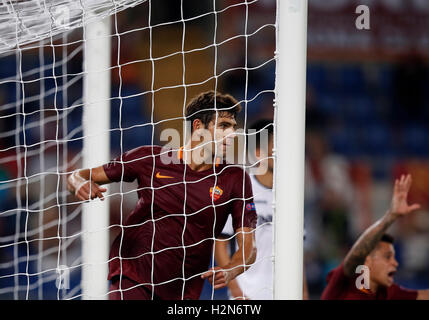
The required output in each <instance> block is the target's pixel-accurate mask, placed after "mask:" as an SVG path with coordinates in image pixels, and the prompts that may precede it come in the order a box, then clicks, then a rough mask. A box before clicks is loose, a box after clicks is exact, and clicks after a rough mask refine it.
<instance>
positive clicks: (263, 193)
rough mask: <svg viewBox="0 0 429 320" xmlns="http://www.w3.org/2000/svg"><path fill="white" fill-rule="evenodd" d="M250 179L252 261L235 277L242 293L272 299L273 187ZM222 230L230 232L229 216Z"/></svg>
mask: <svg viewBox="0 0 429 320" xmlns="http://www.w3.org/2000/svg"><path fill="white" fill-rule="evenodd" d="M250 178H251V181H252V190H253V202H254V203H255V207H256V213H257V214H258V222H257V226H256V230H255V237H256V249H257V253H256V261H255V263H254V264H252V266H251V267H250V268H249V269H248V270H247V271H246V272H244V273H242V274H240V275H239V276H238V277H237V278H236V279H237V281H238V284H239V286H240V288H241V290H242V291H243V294H244V295H245V296H246V297H248V298H250V299H252V300H272V299H273V222H272V221H273V190H272V189H270V188H267V187H265V186H263V185H262V184H261V183H260V182H259V181H258V180H256V178H255V176H254V175H251V176H250ZM222 234H224V235H227V236H232V235H233V234H234V231H233V227H232V221H231V216H229V217H228V221H227V222H226V225H225V227H224V229H223V231H222Z"/></svg>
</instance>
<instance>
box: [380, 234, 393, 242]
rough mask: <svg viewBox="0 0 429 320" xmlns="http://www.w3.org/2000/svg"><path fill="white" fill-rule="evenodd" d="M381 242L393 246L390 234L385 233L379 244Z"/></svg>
mask: <svg viewBox="0 0 429 320" xmlns="http://www.w3.org/2000/svg"><path fill="white" fill-rule="evenodd" d="M382 241H383V242H388V243H390V244H393V243H394V242H395V238H393V237H392V236H391V235H390V234H387V233H385V234H383V235H382V236H381V239H380V242H382Z"/></svg>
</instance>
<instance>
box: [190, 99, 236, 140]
mask: <svg viewBox="0 0 429 320" xmlns="http://www.w3.org/2000/svg"><path fill="white" fill-rule="evenodd" d="M215 99H216V100H215ZM215 101H216V106H215ZM216 110H217V111H218V112H221V114H222V113H224V112H226V113H229V114H230V115H231V116H233V117H234V118H235V117H236V116H237V113H239V112H240V111H241V105H240V104H239V103H238V101H237V100H236V99H235V98H234V97H233V96H231V95H229V94H223V93H220V92H218V91H217V92H216V93H215V92H214V91H213V90H211V91H207V92H203V93H200V94H199V95H197V96H196V97H194V98H193V99H192V100H191V101H190V102H189V103H188V105H187V106H186V113H185V116H186V120H189V121H191V132H192V130H193V129H192V123H193V122H194V120H195V119H199V120H201V122H202V123H203V124H204V127H206V128H207V126H208V124H209V123H210V121H212V120H213V116H214V115H215V114H216Z"/></svg>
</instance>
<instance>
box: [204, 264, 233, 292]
mask: <svg viewBox="0 0 429 320" xmlns="http://www.w3.org/2000/svg"><path fill="white" fill-rule="evenodd" d="M213 275H214V276H213ZM201 278H202V279H207V280H208V281H209V282H210V284H211V285H212V286H213V287H214V289H221V288H223V287H226V286H227V285H228V283H229V281H230V280H231V273H230V272H229V271H228V270H224V269H222V268H221V267H214V268H211V269H210V270H209V271H207V272H206V273H203V274H202V275H201Z"/></svg>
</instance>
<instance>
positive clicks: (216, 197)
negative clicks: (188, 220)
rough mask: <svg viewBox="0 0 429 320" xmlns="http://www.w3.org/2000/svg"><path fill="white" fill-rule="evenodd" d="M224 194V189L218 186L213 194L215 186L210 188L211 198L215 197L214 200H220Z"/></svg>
mask: <svg viewBox="0 0 429 320" xmlns="http://www.w3.org/2000/svg"><path fill="white" fill-rule="evenodd" d="M222 194H223V190H222V189H221V188H219V187H218V186H216V188H214V194H213V187H211V188H210V198H211V197H213V200H214V201H216V200H218V199H219V198H220V196H221V195H222Z"/></svg>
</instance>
